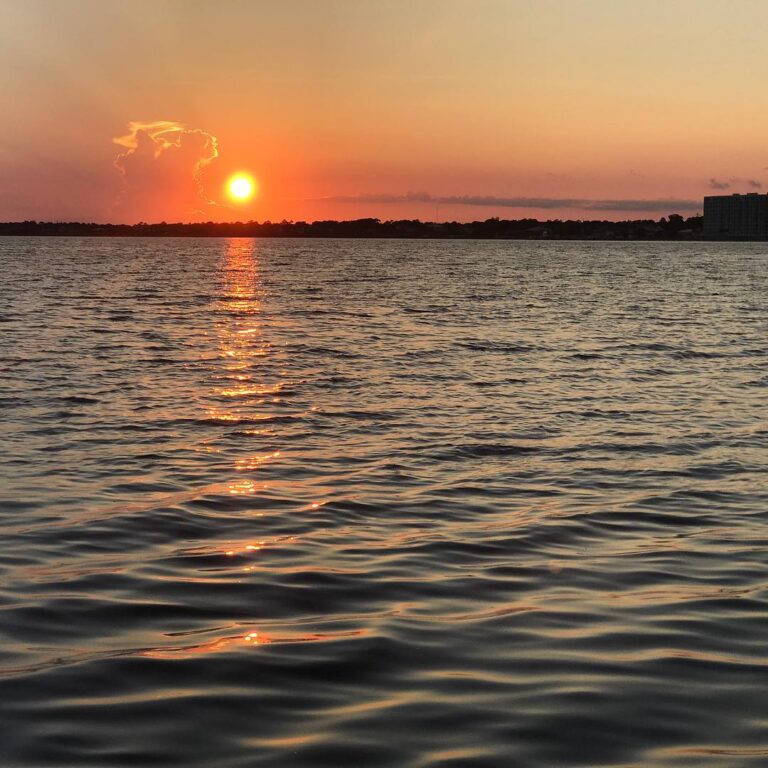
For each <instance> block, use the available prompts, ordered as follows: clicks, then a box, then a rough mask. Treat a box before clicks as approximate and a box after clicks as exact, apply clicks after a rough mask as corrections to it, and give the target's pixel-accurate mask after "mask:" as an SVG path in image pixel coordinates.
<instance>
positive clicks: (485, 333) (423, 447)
mask: <svg viewBox="0 0 768 768" xmlns="http://www.w3.org/2000/svg"><path fill="white" fill-rule="evenodd" d="M0 275H2V277H1V278H0V321H1V322H0V358H1V359H2V364H1V367H0V408H1V410H0V419H1V422H0V428H1V429H2V453H1V458H0V477H2V486H1V488H2V490H1V491H0V496H1V498H2V504H1V505H0V509H1V511H0V566H1V570H0V765H2V766H3V767H4V768H5V766H25V767H32V766H34V767H37V766H56V767H58V766H138V765H141V766H143V765H160V766H185V767H191V766H206V767H207V766H216V768H228V767H230V766H238V767H244V768H245V767H250V766H274V767H280V768H283V767H285V766H288V767H289V768H292V767H293V766H313V767H314V766H329V767H331V768H333V767H336V766H366V767H367V766H392V767H395V766H396V767H397V768H412V767H413V768H416V767H425V766H446V767H448V766H451V767H452V768H459V766H569V767H570V766H653V767H658V766H670V767H672V766H703V765H705V766H718V767H720V766H723V767H724V766H729V767H730V766H764V765H766V764H768V666H767V662H768V589H767V586H768V584H767V582H768V575H767V568H768V487H767V486H766V466H767V465H766V459H767V458H768V452H767V451H766V448H768V422H767V421H766V417H767V416H768V397H767V396H768V336H767V335H766V334H767V332H768V245H740V244H731V245H728V244H717V245H702V244H686V245H673V244H661V243H659V244H643V243H633V244H619V243H605V244H597V243H594V244H589V243H587V244H585V243H533V244H532V243H493V242H474V243H473V242H413V241H401V242H397V241H395V242H384V241H381V242H379V241H249V240H231V241H225V240H97V239H96V240H88V239H84V240H57V239H41V240H36V239H18V240H16V239H2V240H0Z"/></svg>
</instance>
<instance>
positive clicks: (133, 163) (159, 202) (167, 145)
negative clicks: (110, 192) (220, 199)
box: [112, 120, 219, 221]
mask: <svg viewBox="0 0 768 768" xmlns="http://www.w3.org/2000/svg"><path fill="white" fill-rule="evenodd" d="M112 141H113V143H115V144H117V145H118V146H120V147H123V149H124V150H125V151H123V152H121V153H120V154H119V155H118V156H117V157H116V158H115V161H114V165H115V168H116V169H117V170H118V172H119V173H120V175H121V177H122V190H121V192H120V195H119V198H118V200H117V203H116V208H117V211H118V213H119V214H120V216H121V217H124V218H127V219H133V220H137V221H138V220H145V221H157V220H158V219H161V218H162V219H165V220H168V221H170V220H177V219H183V220H189V219H190V218H199V217H200V216H205V214H206V213H208V214H209V213H210V211H211V209H212V208H214V207H215V206H217V205H218V203H217V202H216V201H214V200H212V199H211V198H209V197H208V196H207V194H206V192H205V188H204V185H203V172H204V170H205V169H206V168H207V167H208V166H209V165H210V164H211V163H213V161H214V160H216V158H217V157H218V155H219V150H218V140H217V139H216V137H215V136H214V135H213V134H211V133H208V132H207V131H204V130H201V129H199V128H189V127H187V126H186V125H184V124H183V123H179V122H176V121H172V120H156V121H154V122H141V121H131V122H130V123H129V124H128V133H126V134H125V135H123V136H118V137H116V138H114V139H113V140H112Z"/></svg>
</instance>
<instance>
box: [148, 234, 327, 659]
mask: <svg viewBox="0 0 768 768" xmlns="http://www.w3.org/2000/svg"><path fill="white" fill-rule="evenodd" d="M221 275H222V286H223V289H222V293H221V296H220V300H219V302H218V308H219V310H220V312H219V314H218V315H217V317H218V320H217V322H216V333H217V336H218V348H219V361H220V362H219V366H220V368H221V372H220V373H219V374H217V375H216V377H215V378H216V379H218V380H219V381H221V382H223V384H222V385H221V386H218V387H216V388H215V390H214V394H215V395H217V396H219V397H225V398H228V399H229V400H231V406H230V407H229V408H228V409H226V410H221V409H219V408H212V409H211V410H210V411H209V412H208V416H209V417H210V418H212V419H214V420H217V421H221V422H223V423H225V424H226V423H239V422H241V421H247V422H248V423H251V422H253V421H259V420H260V419H263V420H264V421H268V420H269V416H270V414H269V413H268V412H267V411H266V410H264V409H265V408H266V407H267V406H269V407H271V408H274V407H276V406H279V405H280V403H281V398H280V392H281V390H282V389H283V387H284V386H285V383H286V382H285V381H284V380H272V381H268V380H265V379H264V376H263V375H262V374H261V371H262V370H264V369H266V366H264V365H260V364H259V363H260V362H261V361H264V360H265V359H266V358H267V357H268V356H269V355H270V353H271V347H270V342H269V340H268V339H267V337H266V334H265V333H264V325H263V322H262V319H261V311H262V301H263V295H264V288H263V286H262V283H261V280H260V274H259V264H258V253H257V241H256V240H253V239H245V238H243V239H240V238H232V239H230V240H228V241H227V246H226V251H225V254H224V256H223V260H222V267H221ZM260 408H261V409H262V410H259V409H260ZM312 410H314V409H312ZM243 432H244V434H245V435H246V436H247V437H252V438H255V437H264V436H269V437H270V438H272V439H274V438H275V437H276V433H275V430H273V429H271V428H263V429H245V430H243ZM214 450H215V449H214ZM282 458H283V454H282V452H281V451H280V450H273V451H269V452H266V453H253V454H251V455H248V456H244V457H241V458H238V459H236V460H235V462H234V469H235V471H236V475H235V477H234V478H233V479H232V480H231V481H230V482H229V483H228V491H229V494H230V495H232V496H250V497H252V498H253V504H254V507H255V508H258V503H259V494H260V493H262V494H263V493H264V492H266V491H267V490H268V489H269V481H267V480H266V479H264V477H263V476H264V475H265V472H264V470H265V469H268V468H269V466H268V465H269V464H271V463H273V462H276V461H278V460H281V459H282ZM324 503H325V502H319V501H312V502H308V503H307V504H305V505H303V506H302V507H301V510H302V511H305V512H306V511H314V510H316V509H319V508H320V507H321V506H322V505H323V504H324ZM250 514H252V515H254V517H259V516H262V515H263V512H259V511H256V509H254V510H253V511H252V512H251V513H250ZM295 541H296V537H295V536H289V537H283V538H281V539H275V538H274V537H273V538H272V539H271V540H269V541H267V540H264V539H259V540H254V541H247V542H237V543H234V544H232V545H231V547H229V548H227V549H226V550H225V554H226V555H227V556H228V557H236V558H238V559H239V560H242V559H246V560H248V561H249V562H248V564H246V565H241V566H239V567H240V569H241V570H242V571H243V572H244V573H254V572H255V571H257V570H258V565H255V564H254V563H253V558H254V557H256V556H257V553H259V552H260V551H262V550H263V549H264V548H265V547H267V546H269V547H271V548H274V547H275V546H276V545H278V544H283V545H285V544H290V543H293V542H295ZM327 637H329V635H327V634H323V633H309V634H305V633H301V632H290V633H287V634H283V635H280V636H277V637H275V636H273V635H270V634H266V633H263V632H262V633H260V632H255V631H248V632H247V633H245V635H243V636H239V635H238V636H236V637H225V638H219V639H218V640H215V641H211V642H210V643H204V644H201V645H199V646H191V647H186V648H184V649H183V650H181V651H180V652H182V653H183V654H184V655H185V656H188V655H192V654H194V653H197V652H199V653H210V652H211V651H216V650H224V649H226V648H230V647H231V646H232V644H233V643H237V642H240V643H244V644H246V645H263V644H265V643H269V642H272V641H273V640H275V641H278V642H279V641H280V640H281V639H282V640H283V641H291V642H300V641H309V640H321V639H325V638H327ZM158 652H159V653H163V654H166V655H167V654H168V653H174V652H175V651H173V650H171V651H169V650H160V651H158Z"/></svg>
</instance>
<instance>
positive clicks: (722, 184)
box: [709, 178, 763, 190]
mask: <svg viewBox="0 0 768 768" xmlns="http://www.w3.org/2000/svg"><path fill="white" fill-rule="evenodd" d="M744 184H746V185H747V186H749V187H751V188H752V189H762V188H763V183H762V182H761V181H758V180H757V179H739V178H732V179H728V180H727V181H726V180H725V179H714V178H713V179H710V180H709V188H710V189H718V190H722V189H730V188H731V187H732V186H734V185H744Z"/></svg>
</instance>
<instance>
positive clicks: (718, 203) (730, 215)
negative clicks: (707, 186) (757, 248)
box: [704, 192, 768, 240]
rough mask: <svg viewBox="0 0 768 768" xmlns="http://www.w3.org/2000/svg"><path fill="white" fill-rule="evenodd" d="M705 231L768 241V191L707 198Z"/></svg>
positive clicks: (705, 204) (717, 235)
mask: <svg viewBox="0 0 768 768" xmlns="http://www.w3.org/2000/svg"><path fill="white" fill-rule="evenodd" d="M704 234H705V235H707V236H709V237H735V238H744V239H745V240H768V194H767V195H760V194H758V193H757V192H754V193H752V194H748V195H712V196H710V197H705V198H704Z"/></svg>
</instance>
